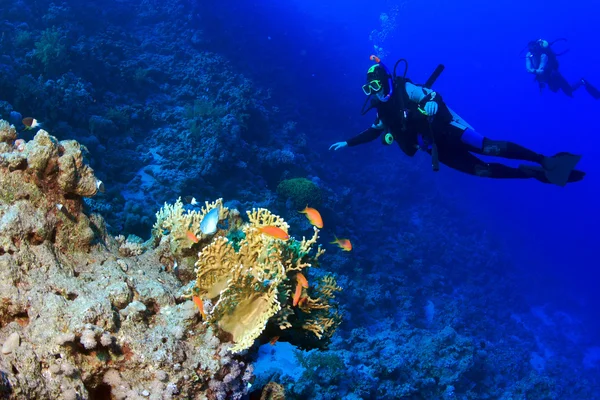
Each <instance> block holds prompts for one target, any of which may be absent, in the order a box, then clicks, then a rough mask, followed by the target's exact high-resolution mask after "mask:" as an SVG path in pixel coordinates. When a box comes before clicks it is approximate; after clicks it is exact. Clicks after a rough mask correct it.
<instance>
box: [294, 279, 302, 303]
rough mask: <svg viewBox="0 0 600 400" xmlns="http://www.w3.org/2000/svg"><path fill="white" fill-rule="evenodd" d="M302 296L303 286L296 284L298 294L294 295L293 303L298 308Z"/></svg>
mask: <svg viewBox="0 0 600 400" xmlns="http://www.w3.org/2000/svg"><path fill="white" fill-rule="evenodd" d="M301 295H302V284H301V283H300V282H298V283H296V292H295V293H294V299H293V301H292V305H293V306H294V307H296V306H297V305H298V301H300V296H301Z"/></svg>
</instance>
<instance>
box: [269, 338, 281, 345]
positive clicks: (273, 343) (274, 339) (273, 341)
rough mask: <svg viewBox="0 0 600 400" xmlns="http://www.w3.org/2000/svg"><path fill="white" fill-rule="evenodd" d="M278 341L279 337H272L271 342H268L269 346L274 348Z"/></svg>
mask: <svg viewBox="0 0 600 400" xmlns="http://www.w3.org/2000/svg"><path fill="white" fill-rule="evenodd" d="M278 340H279V336H273V337H272V338H271V340H269V344H270V345H271V346H275V343H276V342H277V341H278Z"/></svg>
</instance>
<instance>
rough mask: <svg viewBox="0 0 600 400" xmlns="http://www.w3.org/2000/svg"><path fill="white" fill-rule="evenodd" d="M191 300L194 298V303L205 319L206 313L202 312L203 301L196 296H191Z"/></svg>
mask: <svg viewBox="0 0 600 400" xmlns="http://www.w3.org/2000/svg"><path fill="white" fill-rule="evenodd" d="M192 300H194V304H195V305H196V306H197V307H198V310H200V314H201V315H202V319H206V313H205V312H204V303H203V302H202V299H201V298H200V297H198V296H192Z"/></svg>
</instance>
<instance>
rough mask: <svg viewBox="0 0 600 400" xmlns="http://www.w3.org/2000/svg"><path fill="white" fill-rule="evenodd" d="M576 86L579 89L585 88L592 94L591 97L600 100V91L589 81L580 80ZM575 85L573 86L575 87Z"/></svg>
mask: <svg viewBox="0 0 600 400" xmlns="http://www.w3.org/2000/svg"><path fill="white" fill-rule="evenodd" d="M575 85H578V86H577V87H580V86H582V85H583V86H584V87H585V90H586V91H587V92H588V93H589V94H590V96H592V97H593V98H594V99H596V100H600V90H598V89H596V88H595V87H594V86H592V85H590V83H589V82H588V81H587V80H585V79H580V80H579V81H577V82H575ZM575 85H573V86H575Z"/></svg>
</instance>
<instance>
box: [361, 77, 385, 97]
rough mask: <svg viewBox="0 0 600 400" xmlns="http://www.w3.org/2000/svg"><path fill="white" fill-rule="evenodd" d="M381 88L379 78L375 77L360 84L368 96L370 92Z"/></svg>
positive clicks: (375, 91)
mask: <svg viewBox="0 0 600 400" xmlns="http://www.w3.org/2000/svg"><path fill="white" fill-rule="evenodd" d="M381 89H382V86H381V81H380V80H379V79H375V80H372V81H370V82H369V83H367V84H366V85H363V86H362V90H363V92H364V93H365V94H366V95H367V96H369V95H370V94H373V93H377V92H379V91H380V90H381Z"/></svg>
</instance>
